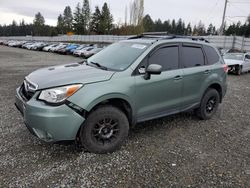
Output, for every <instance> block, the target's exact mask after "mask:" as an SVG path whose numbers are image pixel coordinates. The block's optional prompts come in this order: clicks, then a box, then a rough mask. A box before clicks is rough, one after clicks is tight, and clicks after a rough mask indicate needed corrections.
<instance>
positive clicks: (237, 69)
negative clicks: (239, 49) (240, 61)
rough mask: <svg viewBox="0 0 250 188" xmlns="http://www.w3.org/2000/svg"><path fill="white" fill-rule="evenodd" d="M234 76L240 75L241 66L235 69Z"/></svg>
mask: <svg viewBox="0 0 250 188" xmlns="http://www.w3.org/2000/svg"><path fill="white" fill-rule="evenodd" d="M236 74H237V75H239V76H240V75H241V74H242V66H240V65H239V66H237V68H236Z"/></svg>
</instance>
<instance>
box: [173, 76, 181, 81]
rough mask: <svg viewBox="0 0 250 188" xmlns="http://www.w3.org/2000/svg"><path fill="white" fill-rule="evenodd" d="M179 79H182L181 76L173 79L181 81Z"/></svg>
mask: <svg viewBox="0 0 250 188" xmlns="http://www.w3.org/2000/svg"><path fill="white" fill-rule="evenodd" d="M181 79H182V76H180V75H178V76H176V77H174V80H181Z"/></svg>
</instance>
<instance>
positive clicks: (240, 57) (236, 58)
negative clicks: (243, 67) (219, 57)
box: [224, 53, 244, 60]
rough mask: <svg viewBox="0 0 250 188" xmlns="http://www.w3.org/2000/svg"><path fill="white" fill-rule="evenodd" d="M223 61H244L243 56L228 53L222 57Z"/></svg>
mask: <svg viewBox="0 0 250 188" xmlns="http://www.w3.org/2000/svg"><path fill="white" fill-rule="evenodd" d="M224 59H234V60H243V59H244V54H236V53H235V54H233V53H231V54H230V53H228V54H225V55H224Z"/></svg>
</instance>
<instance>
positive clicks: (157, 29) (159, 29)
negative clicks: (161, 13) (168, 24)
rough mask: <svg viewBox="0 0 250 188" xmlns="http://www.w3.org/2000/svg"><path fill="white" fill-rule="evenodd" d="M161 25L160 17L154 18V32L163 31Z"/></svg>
mask: <svg viewBox="0 0 250 188" xmlns="http://www.w3.org/2000/svg"><path fill="white" fill-rule="evenodd" d="M162 26H163V24H162V21H161V19H158V20H156V21H155V24H154V31H155V32H162V31H164V30H163V27H162Z"/></svg>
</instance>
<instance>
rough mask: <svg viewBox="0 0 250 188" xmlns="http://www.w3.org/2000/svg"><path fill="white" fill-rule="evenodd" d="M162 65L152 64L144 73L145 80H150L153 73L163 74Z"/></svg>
mask: <svg viewBox="0 0 250 188" xmlns="http://www.w3.org/2000/svg"><path fill="white" fill-rule="evenodd" d="M161 72H162V66H161V65H158V64H151V65H149V66H148V68H147V69H146V73H145V75H144V79H145V80H149V79H150V78H151V74H161Z"/></svg>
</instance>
